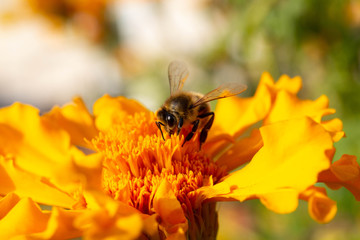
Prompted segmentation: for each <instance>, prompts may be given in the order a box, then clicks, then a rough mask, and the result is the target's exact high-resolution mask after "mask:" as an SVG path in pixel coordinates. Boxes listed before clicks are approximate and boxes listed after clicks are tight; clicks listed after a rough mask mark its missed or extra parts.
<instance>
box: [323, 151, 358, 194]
mask: <svg viewBox="0 0 360 240" xmlns="http://www.w3.org/2000/svg"><path fill="white" fill-rule="evenodd" d="M319 182H324V183H326V184H327V185H328V186H329V187H330V188H332V189H338V188H340V187H341V186H343V187H345V188H347V189H348V190H349V191H350V192H351V193H352V194H353V195H354V196H355V198H356V200H358V201H360V166H359V164H358V163H357V161H356V156H352V155H347V154H344V155H342V156H341V158H340V159H339V160H338V161H336V162H334V163H333V164H332V165H331V167H330V169H328V170H326V171H323V172H322V173H321V174H320V175H319Z"/></svg>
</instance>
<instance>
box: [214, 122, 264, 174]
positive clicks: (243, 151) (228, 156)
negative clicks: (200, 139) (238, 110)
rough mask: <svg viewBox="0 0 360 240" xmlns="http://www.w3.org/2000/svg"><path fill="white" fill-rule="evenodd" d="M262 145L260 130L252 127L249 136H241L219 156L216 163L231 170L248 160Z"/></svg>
mask: <svg viewBox="0 0 360 240" xmlns="http://www.w3.org/2000/svg"><path fill="white" fill-rule="evenodd" d="M262 146H263V142H262V138H261V135H260V131H259V130H258V129H254V130H253V131H252V132H251V135H250V137H247V138H243V139H241V140H239V141H238V142H236V143H235V144H234V145H233V146H232V147H231V148H229V149H228V150H226V151H225V153H224V154H223V155H221V156H220V158H219V159H218V160H217V161H216V163H217V164H219V165H220V166H226V170H227V171H231V170H233V169H235V168H237V167H239V166H241V165H243V164H244V163H247V162H248V161H250V160H251V159H252V158H253V156H254V155H255V154H256V153H257V151H259V149H260V148H261V147H262Z"/></svg>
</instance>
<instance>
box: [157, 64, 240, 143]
mask: <svg viewBox="0 0 360 240" xmlns="http://www.w3.org/2000/svg"><path fill="white" fill-rule="evenodd" d="M168 75H169V84H170V97H169V98H168V99H167V100H166V101H165V103H164V104H163V105H162V106H161V107H160V109H159V110H157V111H156V113H155V115H156V118H157V121H156V125H157V127H158V128H159V129H160V132H161V136H162V138H163V139H164V140H165V138H164V135H163V131H162V127H164V129H165V131H166V132H167V133H168V134H169V135H172V134H174V133H175V132H176V134H177V135H179V133H180V131H181V129H182V128H183V127H185V126H189V125H190V126H192V128H191V132H190V133H188V135H187V136H186V137H185V140H184V142H183V144H182V146H184V144H185V143H186V142H187V141H189V140H191V138H192V137H193V136H194V134H195V133H196V131H197V130H198V129H199V130H201V132H200V138H199V141H200V148H201V145H202V144H203V143H204V142H205V140H206V138H207V135H208V131H209V130H210V128H211V126H212V124H213V122H214V118H215V114H214V112H212V111H211V108H210V104H209V102H210V101H213V100H216V99H220V98H226V97H231V96H235V95H237V94H240V93H242V92H243V91H245V90H246V89H247V86H246V85H243V84H240V83H235V82H233V83H225V84H222V85H220V86H219V87H218V88H216V89H214V90H212V91H210V92H209V93H207V94H205V95H203V94H200V93H196V92H185V91H182V88H183V86H184V83H185V81H186V79H187V77H188V76H189V71H188V68H187V66H186V64H185V63H183V62H179V61H173V62H171V63H170V65H169V69H168Z"/></svg>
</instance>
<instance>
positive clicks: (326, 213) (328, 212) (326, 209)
mask: <svg viewBox="0 0 360 240" xmlns="http://www.w3.org/2000/svg"><path fill="white" fill-rule="evenodd" d="M300 198H301V199H303V200H305V201H308V202H309V205H308V206H309V207H308V210H309V214H310V216H311V217H312V218H313V219H314V220H315V221H317V222H319V223H328V222H330V221H331V220H332V219H333V218H334V217H335V215H336V212H337V207H336V202H335V201H333V200H331V199H330V198H328V196H327V195H326V189H325V188H321V187H314V186H313V187H310V188H308V189H307V190H305V191H304V192H303V193H301V195H300Z"/></svg>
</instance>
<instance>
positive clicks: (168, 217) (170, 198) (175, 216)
mask: <svg viewBox="0 0 360 240" xmlns="http://www.w3.org/2000/svg"><path fill="white" fill-rule="evenodd" d="M153 204H154V210H155V212H156V213H157V214H159V216H160V217H161V225H160V227H161V228H163V231H164V232H165V234H166V235H167V236H171V235H177V234H179V232H180V233H181V232H183V233H185V232H186V230H187V220H186V218H185V215H184V212H183V210H182V208H181V205H180V203H179V201H178V200H177V198H176V196H175V194H174V192H173V190H172V187H171V184H170V183H169V182H168V181H167V180H163V181H162V182H161V183H160V186H159V187H158V189H157V191H156V193H155V196H154V201H153Z"/></svg>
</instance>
